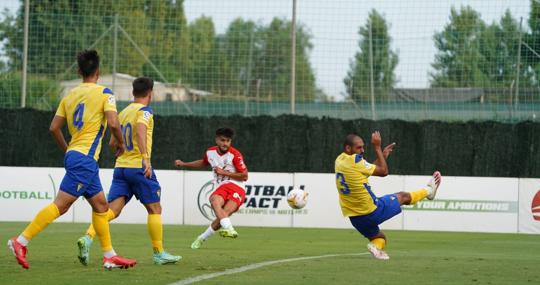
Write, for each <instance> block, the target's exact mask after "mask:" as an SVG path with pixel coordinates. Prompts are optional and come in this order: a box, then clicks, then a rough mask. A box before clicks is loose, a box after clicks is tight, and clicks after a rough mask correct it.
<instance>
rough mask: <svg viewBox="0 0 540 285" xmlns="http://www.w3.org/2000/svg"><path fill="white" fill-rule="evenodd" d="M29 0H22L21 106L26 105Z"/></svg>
mask: <svg viewBox="0 0 540 285" xmlns="http://www.w3.org/2000/svg"><path fill="white" fill-rule="evenodd" d="M29 14H30V1H29V0H24V42H23V64H22V79H21V108H24V107H26V89H27V88H26V82H27V80H28V78H27V76H28V21H29V18H30V15H29Z"/></svg>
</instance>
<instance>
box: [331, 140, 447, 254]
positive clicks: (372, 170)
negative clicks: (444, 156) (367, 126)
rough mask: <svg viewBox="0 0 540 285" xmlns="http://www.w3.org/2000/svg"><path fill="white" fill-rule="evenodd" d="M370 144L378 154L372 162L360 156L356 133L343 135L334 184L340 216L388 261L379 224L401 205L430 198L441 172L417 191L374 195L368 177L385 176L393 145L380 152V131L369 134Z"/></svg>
mask: <svg viewBox="0 0 540 285" xmlns="http://www.w3.org/2000/svg"><path fill="white" fill-rule="evenodd" d="M371 144H372V146H373V148H374V150H375V154H376V156H377V159H376V160H375V161H374V162H373V164H371V163H368V162H367V161H366V160H365V159H364V157H363V155H364V141H363V140H362V138H360V137H359V136H358V135H355V134H350V135H348V136H347V137H346V138H345V141H344V143H343V153H341V154H340V155H339V156H338V157H337V158H336V164H335V172H336V186H337V190H338V193H339V203H340V206H341V211H342V212H343V215H344V216H347V217H349V219H350V221H351V223H352V225H353V226H354V227H355V228H356V230H358V231H359V232H360V233H361V234H362V235H363V236H364V237H366V238H367V239H368V240H369V243H368V245H367V248H368V250H369V252H370V253H371V254H372V255H373V257H375V258H377V259H382V260H387V259H389V258H390V257H389V256H388V254H386V252H385V251H384V250H383V249H384V247H385V245H386V236H385V235H384V233H383V232H382V231H381V230H380V229H379V225H380V224H381V223H383V222H384V221H386V220H388V219H390V218H392V217H393V216H395V215H397V214H399V213H401V205H411V204H415V203H417V202H418V201H420V200H422V199H424V198H428V199H430V200H433V199H434V198H435V194H436V193H437V189H438V188H439V185H440V184H441V174H440V173H439V171H435V173H433V176H432V177H431V179H430V180H429V182H428V184H427V187H426V188H423V189H420V190H418V191H415V192H398V193H395V194H390V195H385V196H382V197H376V196H375V194H373V192H372V191H371V186H370V185H369V183H368V177H369V176H372V175H373V176H381V177H384V176H386V175H388V166H387V164H386V158H388V155H390V153H391V152H392V150H393V149H394V146H395V145H396V144H395V143H392V144H390V145H388V146H386V147H385V148H384V151H383V150H382V149H381V134H380V133H379V132H378V131H376V132H374V133H373V134H372V135H371Z"/></svg>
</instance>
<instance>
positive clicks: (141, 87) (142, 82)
mask: <svg viewBox="0 0 540 285" xmlns="http://www.w3.org/2000/svg"><path fill="white" fill-rule="evenodd" d="M153 90H154V80H152V79H151V78H148V77H139V78H137V79H135V80H134V81H133V97H135V98H148V99H149V100H151V99H152V95H153ZM148 102H150V101H148Z"/></svg>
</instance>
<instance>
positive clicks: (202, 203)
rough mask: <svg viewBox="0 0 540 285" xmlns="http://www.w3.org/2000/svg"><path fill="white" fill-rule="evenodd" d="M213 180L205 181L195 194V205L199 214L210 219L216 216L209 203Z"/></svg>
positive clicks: (212, 190)
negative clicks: (197, 193)
mask: <svg viewBox="0 0 540 285" xmlns="http://www.w3.org/2000/svg"><path fill="white" fill-rule="evenodd" d="M214 187H215V186H214V181H212V180H210V181H208V182H206V183H205V184H204V185H203V186H202V187H201V190H199V195H197V205H198V206H199V211H200V212H201V214H202V215H203V216H204V217H205V218H207V219H208V220H210V221H213V220H214V219H215V218H216V214H215V213H214V210H213V209H212V205H210V195H211V194H212V192H214Z"/></svg>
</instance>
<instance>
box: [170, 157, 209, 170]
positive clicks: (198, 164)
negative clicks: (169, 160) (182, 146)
mask: <svg viewBox="0 0 540 285" xmlns="http://www.w3.org/2000/svg"><path fill="white" fill-rule="evenodd" d="M174 166H176V167H185V168H189V169H201V168H204V167H206V166H208V163H205V162H204V160H203V159H199V160H194V161H191V162H184V161H182V160H180V159H177V160H175V161H174Z"/></svg>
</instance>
